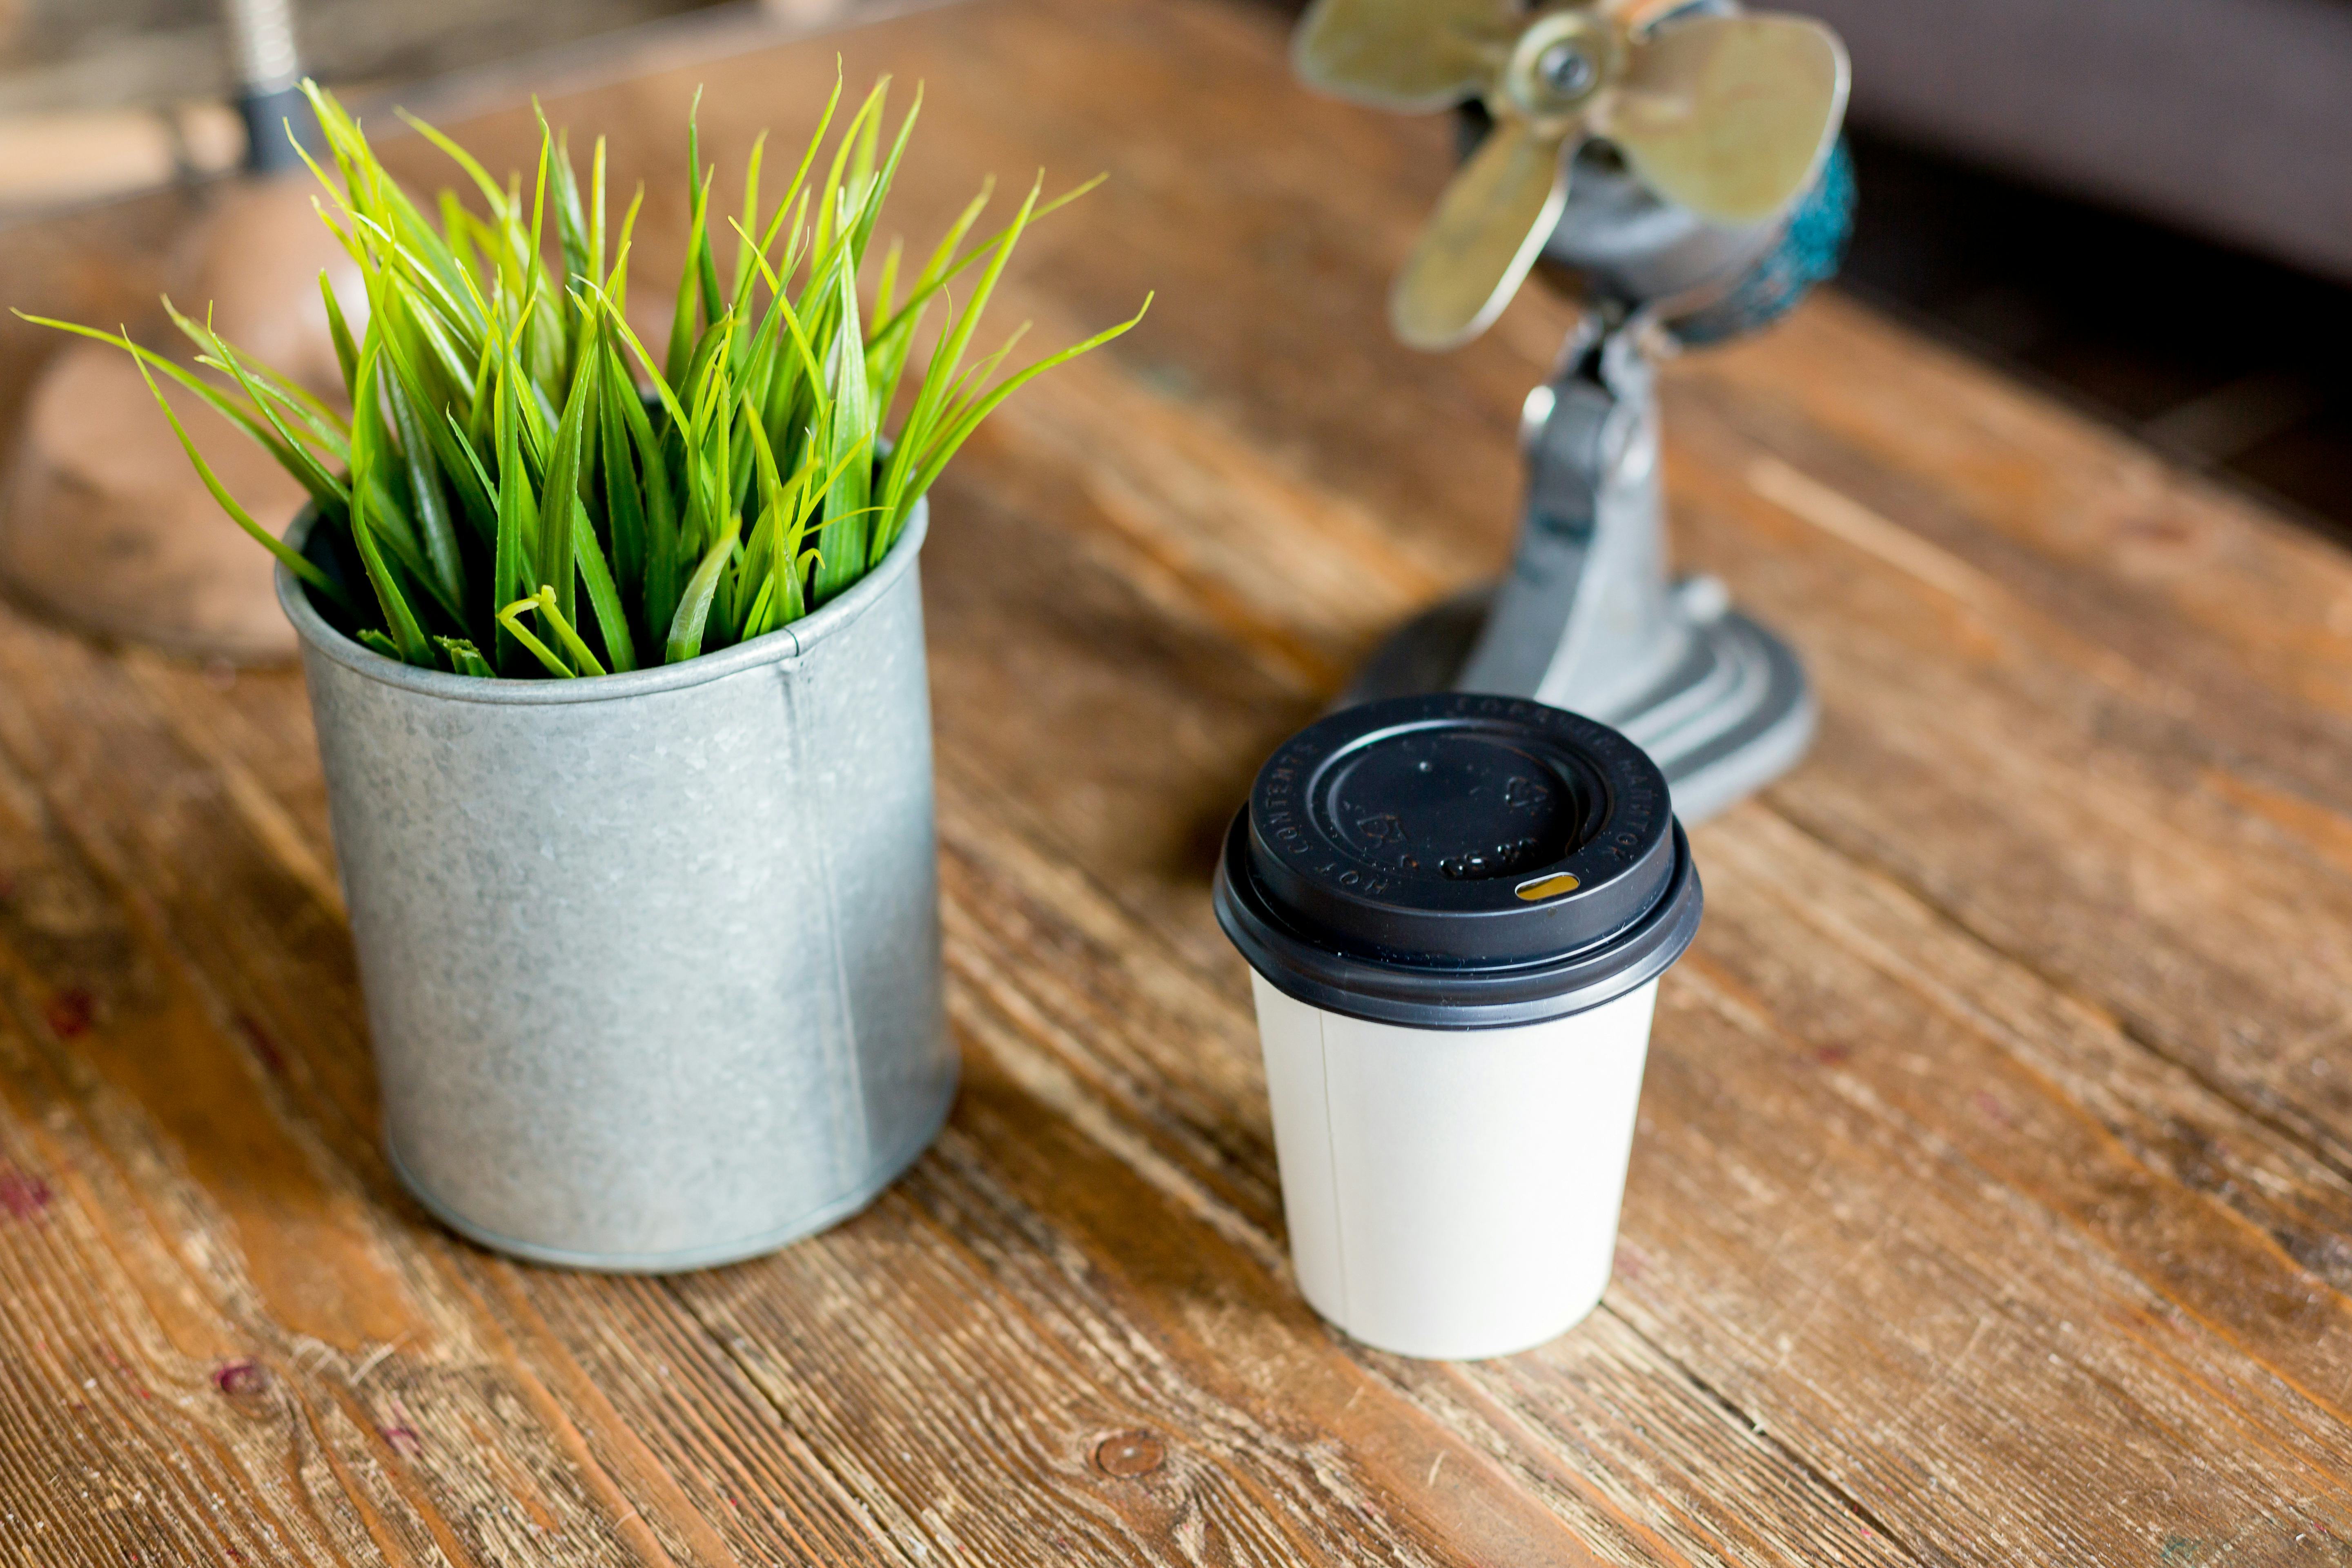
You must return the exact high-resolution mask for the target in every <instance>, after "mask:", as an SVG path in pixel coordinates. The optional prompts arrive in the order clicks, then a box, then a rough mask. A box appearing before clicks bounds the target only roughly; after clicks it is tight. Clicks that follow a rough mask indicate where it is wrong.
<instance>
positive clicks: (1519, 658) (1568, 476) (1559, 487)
mask: <svg viewBox="0 0 2352 1568" xmlns="http://www.w3.org/2000/svg"><path fill="white" fill-rule="evenodd" d="M1639 331H1640V326H1639V320H1638V318H1635V319H1633V320H1629V321H1620V322H1617V323H1614V324H1612V325H1608V326H1597V325H1596V326H1590V327H1588V328H1587V329H1586V330H1585V331H1581V332H1580V333H1579V334H1578V335H1577V336H1576V337H1575V338H1573V339H1571V340H1570V343H1569V345H1568V348H1567V350H1566V351H1565V352H1564V353H1563V354H1562V355H1561V360H1560V368H1559V371H1558V372H1557V373H1556V374H1554V375H1553V377H1552V379H1551V380H1550V381H1549V382H1548V383H1546V384H1545V385H1544V386H1542V387H1540V388H1538V390H1537V391H1536V393H1535V394H1534V395H1532V396H1531V397H1530V398H1529V399H1528V413H1529V420H1528V426H1529V427H1528V434H1527V443H1526V444H1527V458H1528V489H1527V500H1526V503H1525V506H1524V508H1523V510H1522V512H1521V516H1520V524H1519V541H1518V548H1517V555H1516V557H1515V559H1514V560H1513V563H1512V566H1511V571H1510V574H1509V575H1508V576H1507V577H1506V578H1505V579H1504V580H1503V583H1502V584H1501V586H1500V587H1499V589H1498V590H1497V591H1496V597H1495V605H1494V610H1493V613H1492V614H1491V615H1490V616H1488V618H1487V621H1486V627H1485V629H1484V630H1483V631H1482V632H1481V634H1480V635H1479V637H1478V640H1477V642H1476V644H1475V646H1474V647H1473V648H1472V650H1471V653H1470V657H1469V658H1468V660H1467V661H1466V662H1465V664H1464V666H1463V668H1462V672H1461V674H1460V675H1459V677H1458V678H1457V679H1456V681H1455V684H1456V686H1457V687H1459V688H1460V689H1463V690H1467V691H1490V692H1498V693H1507V694H1509V695H1513V696H1524V697H1534V698H1537V699H1538V700H1542V701H1545V702H1549V703H1551V704H1553V705H1555V706H1558V707H1563V708H1570V709H1574V710H1578V711H1580V712H1585V713H1591V714H1594V715H1596V716H1597V715H1600V714H1603V713H1607V712H1609V711H1611V710H1612V709H1613V708H1614V707H1615V706H1616V704H1617V702H1618V700H1620V699H1621V698H1622V697H1623V696H1624V695H1626V694H1629V693H1632V692H1633V691H1638V690H1640V689H1643V688H1644V687H1645V686H1646V685H1647V684H1648V683H1649V682H1651V681H1652V680H1654V679H1655V676H1656V674H1657V671H1658V668H1659V667H1660V666H1661V665H1664V664H1671V663H1672V662H1673V661H1674V660H1675V659H1676V658H1679V657H1681V654H1682V652H1683V649H1682V647H1681V646H1680V638H1679V637H1677V635H1676V630H1677V628H1678V627H1679V626H1680V625H1681V620H1680V617H1678V616H1675V615H1674V614H1673V613H1672V609H1671V606H1670V605H1669V603H1668V595H1669V592H1670V590H1669V585H1668V583H1667V579H1666V563H1665V543H1664V519H1663V516H1662V511H1661V498H1660V496H1659V493H1658V474H1657V467H1658V464H1657V451H1658V414H1657V392H1656V381H1655V374H1654V371H1653V369H1652V367H1651V365H1650V363H1649V362H1648V360H1647V359H1646V358H1645V357H1644V356H1643V354H1642V353H1641V352H1640V349H1639V347H1638V344H1637V339H1638V335H1639Z"/></svg>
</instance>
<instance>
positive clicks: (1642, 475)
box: [1293, 0, 1853, 821]
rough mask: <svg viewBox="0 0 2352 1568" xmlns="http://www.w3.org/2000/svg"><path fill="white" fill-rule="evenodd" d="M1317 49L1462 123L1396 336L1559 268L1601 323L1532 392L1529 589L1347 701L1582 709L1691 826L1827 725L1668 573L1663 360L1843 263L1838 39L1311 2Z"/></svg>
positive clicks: (1454, 614)
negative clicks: (1644, 766) (1476, 699)
mask: <svg viewBox="0 0 2352 1568" xmlns="http://www.w3.org/2000/svg"><path fill="white" fill-rule="evenodd" d="M1293 55H1294V59H1295V63H1296V65H1297V70H1298V74H1299V75H1300V77H1301V78H1302V79H1304V80H1305V81H1306V82H1307V85H1308V86H1310V87H1313V88H1316V89H1319V90H1322V91H1326V92H1328V93H1331V94H1334V95H1336V96H1339V97H1343V98H1347V99H1350V100H1355V101H1357V102H1360V103H1365V104H1369V105H1371V106H1374V107H1377V108H1383V109H1391V110H1402V111H1405V112H1420V113H1431V112H1437V111H1442V110H1455V111H1457V112H1458V113H1459V114H1460V116H1461V121H1462V125H1463V128H1464V132H1465V143H1467V146H1466V150H1465V157H1464V160H1463V163H1462V166H1461V168H1460V170H1459V172H1457V173H1456V174H1455V175H1454V181H1453V183H1452V184H1450V185H1449V186H1447V188H1446V190H1445V193H1444V195H1443V196H1442V197H1441V198H1440V199H1439V202H1438V205H1437V210H1436V212H1435V214H1434V215H1433V216H1432V217H1431V219H1430V222H1429V226H1428V227H1427V229H1426V230H1425V231H1424V232H1423V235H1422V237H1421V239H1420V242H1419V243H1418V245H1417V246H1416V247H1415V248H1414V250H1413V252H1412V256H1411V258H1409V259H1408V260H1407V261H1406V262H1405V265H1404V268H1403V270H1402V272H1401V273H1400V274H1399V275H1398V277H1397V279H1396V284H1395V288H1394V289H1393V291H1392V292H1391V296H1390V301H1389V304H1390V310H1389V315H1390V323H1391V326H1392V327H1393V328H1394V329H1395V331H1396V333H1397V336H1398V337H1400V338H1401V339H1402V340H1403V341H1404V342H1407V343H1409V344H1411V345H1412V346H1413V347H1416V348H1423V349H1432V350H1435V349H1444V348H1451V347H1453V346H1454V345H1456V344H1458V343H1462V342H1468V341H1469V340H1470V339H1471V338H1474V337H1475V336H1476V335H1477V334H1478V333H1479V332H1481V331H1485V329H1486V326H1487V324H1488V323H1489V322H1491V321H1493V320H1494V319H1495V317H1496V315H1498V314H1499V313H1500V312H1501V310H1502V309H1503V307H1504V306H1505V305H1506V304H1507V303H1508V302H1509V301H1510V299H1511V296H1512V295H1513V294H1514V293H1515V292H1516V291H1517V289H1518V287H1519V285H1520V283H1521V282H1522V281H1524V280H1525V279H1526V277H1527V275H1528V271H1529V270H1530V269H1532V268H1534V267H1535V266H1536V265H1537V264H1538V261H1542V262H1544V263H1545V264H1547V267H1548V269H1558V270H1559V271H1562V272H1564V273H1565V274H1566V275H1567V279H1568V280H1569V281H1570V283H1571V286H1572V287H1573V288H1574V289H1576V290H1577V291H1578V292H1579V293H1580V295H1581V297H1582V300H1583V301H1584V304H1585V306H1586V310H1585V313H1584V316H1583V319H1582V321H1580V323H1579V325H1578V327H1577V329H1576V330H1575V331H1573V332H1572V333H1571V334H1570V337H1569V340H1568V342H1567V345H1566V347H1565V348H1564V349H1563V350H1562V351H1561V353H1560V357H1559V363H1558V365H1557V367H1556V368H1555V370H1554V372H1553V374H1552V376H1551V378H1550V380H1549V381H1548V382H1547V383H1546V384H1544V385H1542V386H1539V387H1538V388H1536V390H1535V391H1534V392H1533V393H1532V394H1530V395H1529V396H1528V403H1527V408H1526V413H1525V416H1524V417H1523V419H1522V423H1521V431H1520V436H1521V444H1522V446H1523V447H1524V449H1525V452H1526V455H1527V460H1528V489H1527V499H1526V502H1525V506H1524V510H1523V513H1522V517H1521V521H1520V530H1519V541H1518V546H1517V557H1516V559H1515V561H1514V563H1513V565H1512V568H1511V571H1510V573H1509V574H1508V575H1507V577H1506V578H1505V579H1504V580H1503V582H1502V583H1500V584H1497V585H1495V586H1493V587H1491V588H1481V589H1478V590H1476V591H1475V592H1473V593H1471V594H1467V595H1463V596H1461V597H1460V598H1457V599H1454V600H1452V601H1450V602H1448V603H1445V604H1443V605H1439V606H1437V607H1436V608H1435V609H1433V610H1432V611H1430V612H1428V613H1426V614H1424V615H1423V616H1421V617H1420V618H1418V619H1417V620H1415V621H1413V622H1412V623H1410V624H1409V625H1407V626H1405V627H1404V628H1403V629H1402V631H1400V632H1399V633H1398V634H1397V635H1396V636H1395V637H1393V638H1391V640H1390V641H1389V642H1388V643H1387V644H1386V645H1385V646H1384V647H1381V650H1380V651H1379V652H1378V653H1376V654H1375V655H1374V656H1373V658H1372V659H1371V661H1370V663H1369V664H1368V665H1367V666H1366V667H1365V668H1364V669H1363V671H1362V672H1361V673H1360V675H1359V677H1358V679H1357V680H1356V682H1355V684H1354V686H1353V687H1352V688H1351V689H1350V690H1349V699H1350V700H1372V699H1374V698H1380V697H1391V696H1398V695H1402V694H1405V693H1409V692H1418V691H1429V690H1438V689H1447V688H1452V689H1459V690H1468V691H1491V692H1500V693H1507V694H1509V695H1513V696H1523V697H1532V698H1535V699H1537V700H1540V701H1543V702H1546V703H1549V704H1551V705H1552V706H1555V707H1559V708H1568V709H1571V710H1576V711H1578V712H1581V713H1585V714H1588V715H1590V716H1591V717H1593V718H1596V719H1600V720H1601V721H1604V722H1607V723H1610V724H1612V725H1614V726H1615V727H1616V728H1618V729H1620V730H1622V731H1624V732H1625V733H1626V734H1627V735H1629V736H1631V737H1632V738H1633V740H1634V741H1635V742H1637V743H1639V744H1640V745H1641V746H1642V747H1643V749H1645V750H1646V751H1648V752H1650V753H1651V755H1652V756H1654V758H1655V759H1656V760H1657V762H1658V763H1659V765H1660V766H1661V767H1663V768H1664V770H1665V773H1666V776H1667V779H1668V781H1669V782H1670V784H1672V787H1673V790H1674V798H1675V810H1676V812H1677V813H1678V814H1680V815H1681V816H1682V817H1683V818H1684V820H1685V821H1696V820H1697V819H1698V818H1701V817H1704V816H1709V815H1711V814H1713V813H1714V812H1717V811H1719V810H1721V809H1722V808H1723V807H1725V806H1727V805H1730V804H1731V803H1732V802H1733V801H1735V800H1737V799H1738V798H1739V797H1740V796H1741V795H1746V794H1747V793H1748V792H1749V791H1751V790H1754V789H1756V788H1758V787H1759V786H1760V785H1762V784H1765V783H1766V782H1768V781H1769V780H1770V779H1771V778H1773V777H1775V776H1776V775H1778V774H1779V773H1781V772H1782V771H1784V770H1785V769H1787V768H1788V767H1790V765H1792V764H1793V763H1795V762H1796V761H1797V759H1798V758H1799V757H1800V756H1801V755H1802V754H1803V752H1804V749H1805V745H1806V743H1807V742H1808V741H1810V740H1811V735H1812V726H1813V702H1812V696H1811V691H1810V689H1808V687H1807V684H1806V681H1805V676H1804V671H1803V669H1802V668H1801V666H1800V665H1799V664H1798V662H1797V659H1796V658H1795V656H1794V655H1793V654H1792V653H1791V652H1790V650H1789V648H1788V647H1787V646H1786V645H1785V644H1784V643H1782V642H1781V641H1780V638H1778V637H1775V636H1773V635H1772V634H1771V633H1770V632H1769V631H1767V630H1766V629H1765V628H1764V627H1762V626H1759V625H1758V624H1757V623H1756V622H1754V621H1752V620H1750V619H1748V617H1747V616H1743V615H1741V614H1739V613H1738V611H1737V610H1735V609H1733V608H1732V607H1731V605H1730V601H1729V596H1728V595H1727V594H1726V592H1725V591H1724V588H1723V586H1722V584H1719V583H1717V582H1716V581H1715V580H1714V579H1712V578H1706V577H1694V578H1685V579H1683V580H1681V581H1679V582H1676V581H1674V580H1672V579H1671V578H1670V577H1669V576H1668V574H1667V571H1666V552H1665V525H1664V512H1663V509H1662V506H1661V500H1660V494H1659V482H1658V401H1657V393H1656V387H1655V377H1654V358H1655V356H1656V354H1657V353H1660V352H1662V351H1664V352H1671V351H1673V350H1675V349H1679V348H1683V347H1696V346H1701V345H1704V344H1707V343H1713V342H1721V341H1722V340H1724V339H1726V338H1729V337H1732V336H1735V335H1737V334H1738V333H1741V332H1745V331H1753V330H1755V329H1757V328H1759V327H1762V326H1764V325H1767V324H1769V322H1771V321H1774V320H1777V319H1778V318H1779V317H1780V315H1781V314H1782V313H1784V312H1785V311H1786V310H1789V309H1790V307H1791V306H1792V305H1794V304H1795V303H1796V302H1797V300H1799V299H1801V297H1802V296H1803V295H1804V294H1805V292H1806V291H1807V290H1808V289H1811V287H1812V286H1813V285H1814V284H1815V283H1818V282H1820V281H1821V280H1822V279H1825V278H1827V277H1828V276H1830V274H1831V273H1832V272H1833V271H1834V270H1835V269H1836V266H1837V262H1838V258H1839V257H1840V255H1841V254H1842V253H1843V249H1844V246H1845V241H1846V237H1847V234H1848V231H1849V228H1850V225H1851V217H1852V213H1853V176H1852V174H1851V173H1850V170H1849V168H1848V165H1847V163H1846V159H1845V156H1844V153H1843V148H1842V147H1841V146H1840V145H1839V142H1838V128H1839V125H1840V123H1841V121H1843V115H1844V110H1845V99H1846V84H1847V76H1848V68H1847V63H1846V57H1845V51H1844V48H1843V46H1842V45H1840V43H1839V42H1838V39H1837V37H1836V35H1835V34H1833V33H1832V32H1831V31H1830V30H1829V29H1828V28H1827V27H1825V26H1822V25H1821V24H1820V23H1818V22H1815V21H1811V20H1810V19H1808V18H1804V17H1798V16H1776V15H1762V14H1756V13H1749V12H1743V11H1741V10H1739V9H1738V6H1736V5H1731V4H1728V3H1727V0H1696V4H1693V3H1690V0H1668V3H1665V4H1659V3H1657V0H1591V3H1587V4H1580V5H1560V4H1549V5H1536V6H1533V7H1531V8H1528V9H1521V8H1520V7H1518V6H1517V5H1513V4H1511V0H1316V4H1315V5H1313V6H1312V8H1311V9H1309V10H1308V12H1307V15H1306V16H1305V17H1304V19H1303V20H1302V21H1301V22H1300V24H1299V26H1298V32H1297V37H1296V39H1295V40H1294V49H1293Z"/></svg>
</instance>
